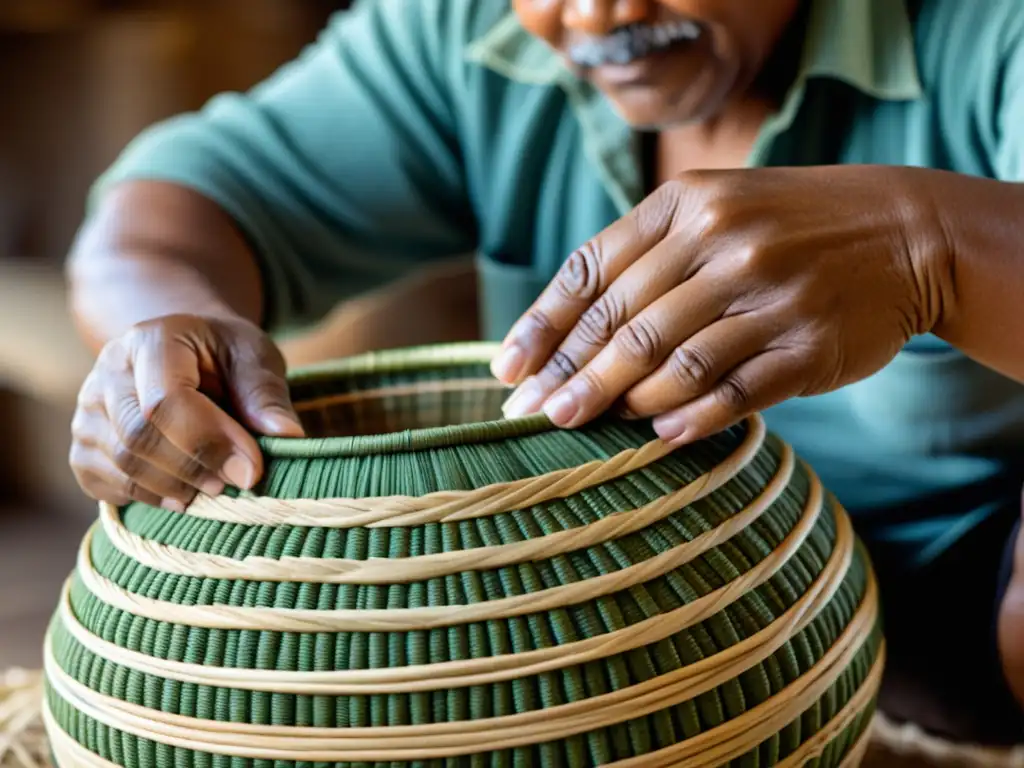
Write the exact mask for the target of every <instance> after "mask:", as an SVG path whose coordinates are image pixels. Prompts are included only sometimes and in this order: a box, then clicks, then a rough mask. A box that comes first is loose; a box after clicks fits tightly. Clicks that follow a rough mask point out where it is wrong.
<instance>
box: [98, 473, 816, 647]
mask: <svg viewBox="0 0 1024 768" xmlns="http://www.w3.org/2000/svg"><path fill="white" fill-rule="evenodd" d="M792 468H793V463H792V462H790V463H789V464H788V470H789V471H788V472H786V471H784V469H785V468H784V467H783V466H782V465H780V470H779V471H778V472H777V473H776V475H775V477H773V478H772V480H771V482H770V483H769V484H768V485H766V486H765V488H764V489H763V490H762V491H761V493H760V494H759V495H758V497H757V498H756V499H755V500H754V501H753V502H752V503H751V504H749V505H748V506H747V508H746V509H745V510H743V512H742V513H740V514H738V515H736V516H734V517H733V518H730V519H729V520H728V521H727V522H726V523H725V524H723V525H721V526H719V527H717V528H713V529H711V530H710V531H707V532H706V533H703V534H701V535H700V536H698V537H697V538H695V539H693V540H692V541H688V542H686V543H684V544H682V545H680V546H677V547H675V548H673V549H670V550H668V551H666V552H662V553H661V554H658V555H655V556H653V557H651V558H649V559H647V560H644V561H642V562H639V563H636V564H635V565H631V566H629V567H626V568H623V569H621V570H618V571H611V572H609V573H605V574H602V575H600V576H595V577H594V578H592V579H587V580H585V581H579V582H572V583H569V584H563V585H560V586H557V587H549V588H547V589H542V590H538V591H536V592H532V593H529V594H524V595H515V596H513V597H504V598H501V599H497V600H488V601H486V602H482V603H473V604H469V605H462V606H459V610H458V611H457V612H453V611H452V610H451V608H450V607H448V606H435V607H425V608H379V609H372V608H353V609H344V608H335V609H333V610H327V611H317V610H304V609H299V608H237V607H234V606H224V605H170V604H167V603H165V602H162V601H160V600H155V599H153V598H149V597H144V596H142V595H137V594H133V593H131V592H129V591H128V590H126V589H124V588H123V587H120V586H118V585H116V584H114V583H113V582H112V581H110V580H109V579H107V578H105V577H103V576H101V575H99V574H98V573H97V572H96V570H95V568H94V567H93V564H92V556H91V554H90V550H91V547H92V539H93V536H94V534H95V531H96V528H95V527H93V528H92V529H90V531H89V533H87V534H86V536H85V537H84V538H83V539H82V545H81V547H80V548H79V554H78V576H79V578H80V579H81V580H82V583H83V584H84V585H85V587H86V589H88V590H89V591H90V592H92V593H93V594H94V595H96V596H97V597H98V598H99V599H101V600H102V601H103V602H105V603H107V604H108V605H113V606H115V607H117V608H119V609H120V610H123V611H127V612H128V613H131V614H134V615H136V616H144V617H147V618H151V619H157V620H160V621H172V622H174V623H177V624H186V625H188V626H193V627H207V628H211V629H269V630H275V631H278V632H315V631H326V632H342V631H346V632H396V631H408V630H421V629H433V628H437V627H449V626H452V625H453V624H468V623H470V622H474V621H486V620H490V619H505V618H509V617H511V616H521V615H524V614H528V613H536V612H538V611H542V610H549V609H552V608H563V607H565V606H567V605H573V604H575V603H580V602H584V601H586V600H593V599H594V598H597V597H602V596H604V595H608V594H612V593H614V592H618V591H620V590H624V589H628V588H629V587H632V586H635V585H637V584H642V583H644V582H645V581H649V580H650V579H653V578H656V577H658V576H662V575H664V574H666V573H669V572H671V571H673V570H675V569H676V568H678V567H680V566H681V565H684V564H685V563H688V562H690V561H691V560H693V559H694V558H696V557H698V556H700V555H701V554H703V553H704V552H707V551H708V550H709V549H712V548H713V547H715V546H717V545H719V544H721V543H722V542H723V541H725V540H726V539H728V538H730V537H731V536H732V535H734V534H735V533H736V532H737V531H740V530H742V529H743V528H745V527H746V526H748V525H750V524H751V523H752V522H754V521H755V520H756V519H757V518H758V517H760V515H761V514H763V513H764V511H765V510H767V509H768V508H769V507H770V506H771V505H772V504H773V503H774V502H775V500H776V499H778V498H779V496H780V495H781V494H782V493H783V491H784V490H785V489H786V486H787V484H788V482H789V480H790V477H791V475H792ZM812 487H813V488H814V489H816V495H815V494H812V495H813V496H814V497H815V498H816V499H817V500H818V501H819V502H820V500H821V498H822V492H821V483H820V481H818V480H817V478H816V477H814V476H812ZM810 508H811V506H810V504H808V509H810ZM816 518H817V511H815V512H814V513H813V514H805V515H804V518H803V519H802V520H801V523H800V526H802V527H801V530H802V532H803V537H806V536H807V535H808V534H809V533H810V531H811V528H812V527H813V524H814V522H815V521H816ZM740 522H742V524H740ZM802 543H803V538H800V539H799V540H796V541H794V542H793V544H792V547H791V550H790V551H795V550H796V549H798V548H799V546H800V544H802Z"/></svg>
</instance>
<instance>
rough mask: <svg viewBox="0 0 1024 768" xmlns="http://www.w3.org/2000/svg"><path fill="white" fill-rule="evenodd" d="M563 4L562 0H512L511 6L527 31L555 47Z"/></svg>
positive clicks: (560, 32)
mask: <svg viewBox="0 0 1024 768" xmlns="http://www.w3.org/2000/svg"><path fill="white" fill-rule="evenodd" d="M564 4H565V3H564V0H513V3H512V7H513V9H514V10H515V12H516V15H517V16H518V17H519V23H520V24H522V25H523V28H524V29H525V30H526V31H527V32H529V33H530V34H531V35H534V36H536V37H539V38H541V39H542V40H546V41H547V42H548V43H551V44H552V45H555V46H556V47H557V45H558V42H559V41H560V40H561V37H562V11H563V6H564Z"/></svg>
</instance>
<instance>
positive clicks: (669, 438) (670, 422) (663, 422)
mask: <svg viewBox="0 0 1024 768" xmlns="http://www.w3.org/2000/svg"><path fill="white" fill-rule="evenodd" d="M653 426H654V431H655V433H656V434H657V435H658V437H660V438H661V439H662V440H664V441H665V442H667V443H671V442H673V441H675V440H678V439H679V438H680V437H681V436H682V434H683V433H684V432H685V431H686V424H685V423H684V422H683V420H682V419H681V418H680V417H679V416H678V415H677V414H674V413H669V414H665V415H664V416H658V417H657V418H656V419H655V420H654V423H653Z"/></svg>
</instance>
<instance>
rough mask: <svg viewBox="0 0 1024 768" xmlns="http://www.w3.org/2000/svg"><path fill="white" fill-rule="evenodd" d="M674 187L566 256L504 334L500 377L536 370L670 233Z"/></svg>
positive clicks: (496, 365) (497, 362)
mask: <svg viewBox="0 0 1024 768" xmlns="http://www.w3.org/2000/svg"><path fill="white" fill-rule="evenodd" d="M675 189H676V188H675V187H674V186H672V185H666V186H664V187H662V188H660V189H659V190H657V191H656V192H655V193H654V194H652V195H651V196H649V197H648V198H647V199H646V200H644V201H643V202H641V203H640V205H638V206H637V207H636V208H634V209H633V210H631V211H630V212H629V213H628V214H626V215H625V216H623V217H622V218H620V219H618V220H617V221H616V222H615V223H614V224H612V225H611V226H609V227H608V228H606V229H605V230H604V231H602V232H601V233H600V234H598V235H597V236H596V237H595V238H593V239H592V240H590V241H589V242H587V243H586V244H585V245H583V246H582V247H581V248H578V249H577V250H576V251H574V252H573V253H572V255H570V256H569V258H568V259H566V261H565V263H564V264H563V265H562V267H561V269H559V271H558V273H557V274H556V275H555V277H554V279H553V280H552V281H551V283H550V284H549V285H548V286H547V287H546V288H545V289H544V291H543V292H542V293H541V295H540V296H539V297H538V298H537V300H536V301H535V302H534V303H533V305H532V306H531V307H530V308H529V309H528V310H527V311H526V313H525V314H524V315H523V316H522V317H521V318H520V319H519V320H518V321H517V322H516V324H515V325H513V326H512V329H511V330H510V331H509V333H508V335H507V336H506V337H505V340H504V342H503V343H502V349H501V351H500V352H499V354H498V355H497V356H496V357H495V359H494V361H493V363H492V364H491V370H492V372H493V373H494V375H495V376H496V377H497V378H498V379H499V380H501V381H502V382H504V383H505V384H518V383H521V382H522V381H523V380H525V379H526V378H527V377H528V376H529V375H531V374H534V373H536V372H537V371H538V370H539V369H540V368H541V366H542V365H543V364H544V363H545V362H547V360H548V359H549V358H550V357H551V355H552V354H553V353H554V351H555V350H556V349H557V348H558V345H559V344H560V343H561V342H562V340H563V339H564V338H565V336H566V334H568V333H569V331H570V330H572V328H573V327H574V326H575V325H576V323H577V322H578V321H579V319H580V316H581V315H582V314H583V313H584V312H585V311H586V310H587V308H588V307H589V306H590V305H591V304H592V303H593V302H594V301H595V300H596V299H597V298H598V297H599V296H601V294H603V293H604V291H605V290H606V289H607V287H608V286H609V285H611V284H612V283H613V282H614V281H615V280H616V278H618V276H619V275H621V274H622V273H623V272H624V271H625V270H626V268H627V267H628V266H629V265H630V264H632V263H633V262H634V261H636V260H637V259H639V258H640V257H641V256H643V255H644V254H645V253H647V252H648V251H649V250H651V249H652V248H654V246H655V245H657V244H658V243H659V242H661V241H662V240H663V239H664V238H665V237H666V235H668V233H669V230H670V228H671V225H672V214H673V211H674V209H675V204H676V201H677V195H676V194H675Z"/></svg>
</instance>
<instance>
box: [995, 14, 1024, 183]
mask: <svg viewBox="0 0 1024 768" xmlns="http://www.w3.org/2000/svg"><path fill="white" fill-rule="evenodd" d="M1007 16H1008V18H1007V20H1006V21H1007V23H1006V24H1005V25H1003V26H1002V29H1001V37H1002V41H1003V45H1001V46H1000V48H1001V50H1002V55H1001V56H1000V60H999V72H998V77H997V78H996V82H997V83H998V89H997V91H996V95H995V101H996V131H997V134H998V143H997V150H996V157H995V171H996V176H997V178H999V179H1002V180H1004V181H1024V5H1016V6H1015V7H1013V8H1012V10H1011V11H1009V12H1008V14H1007Z"/></svg>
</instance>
